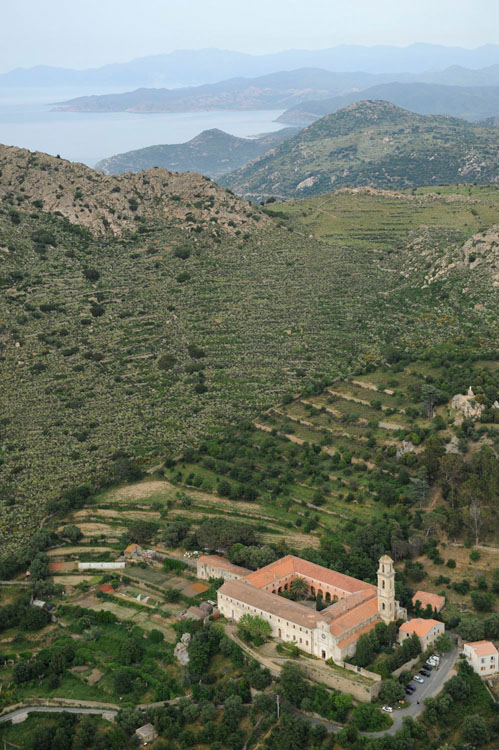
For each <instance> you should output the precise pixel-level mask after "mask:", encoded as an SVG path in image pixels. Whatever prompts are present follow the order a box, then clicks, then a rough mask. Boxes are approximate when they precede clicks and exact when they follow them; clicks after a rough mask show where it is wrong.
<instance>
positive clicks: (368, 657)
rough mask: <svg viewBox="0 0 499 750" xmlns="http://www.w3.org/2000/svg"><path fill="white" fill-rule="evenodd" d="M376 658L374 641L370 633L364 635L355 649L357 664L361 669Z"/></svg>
mask: <svg viewBox="0 0 499 750" xmlns="http://www.w3.org/2000/svg"><path fill="white" fill-rule="evenodd" d="M373 657H374V651H373V647H372V641H371V639H370V638H369V635H368V633H363V635H361V636H360V638H359V640H358V641H357V647H356V649H355V663H356V664H357V665H358V666H359V667H367V665H368V664H370V663H371V662H372V660H373Z"/></svg>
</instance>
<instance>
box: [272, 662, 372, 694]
mask: <svg viewBox="0 0 499 750" xmlns="http://www.w3.org/2000/svg"><path fill="white" fill-rule="evenodd" d="M272 661H273V662H274V664H276V665H278V666H279V668H280V667H282V665H283V664H284V662H286V661H290V659H273V660H272ZM292 661H296V662H297V663H298V664H299V665H300V667H301V668H302V669H303V671H304V672H305V674H306V675H307V677H308V678H309V679H310V680H313V681H314V682H322V683H323V684H324V685H327V686H328V687H330V688H334V689H335V690H340V691H341V692H342V693H350V694H351V695H353V697H354V698H355V699H356V700H358V701H363V702H364V703H366V702H369V701H370V700H371V698H373V697H376V696H377V695H378V693H379V691H380V689H381V677H380V676H379V675H374V674H372V675H371V673H368V674H369V675H370V677H371V678H374V677H377V678H378V679H377V680H375V681H373V682H372V684H367V683H365V682H360V681H359V682H357V681H356V680H355V678H354V675H353V674H352V677H351V678H350V677H349V676H348V675H347V674H345V675H343V674H341V672H340V671H339V670H336V669H334V667H327V665H325V666H323V665H322V663H321V662H315V661H314V660H312V659H306V658H303V659H296V660H295V659H293V660H292ZM345 671H346V670H345ZM364 676H365V675H364Z"/></svg>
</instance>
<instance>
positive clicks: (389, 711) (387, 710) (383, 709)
mask: <svg viewBox="0 0 499 750" xmlns="http://www.w3.org/2000/svg"><path fill="white" fill-rule="evenodd" d="M381 710H382V711H386V713H387V714H391V713H393V708H392V707H391V706H383V708H382V709H381Z"/></svg>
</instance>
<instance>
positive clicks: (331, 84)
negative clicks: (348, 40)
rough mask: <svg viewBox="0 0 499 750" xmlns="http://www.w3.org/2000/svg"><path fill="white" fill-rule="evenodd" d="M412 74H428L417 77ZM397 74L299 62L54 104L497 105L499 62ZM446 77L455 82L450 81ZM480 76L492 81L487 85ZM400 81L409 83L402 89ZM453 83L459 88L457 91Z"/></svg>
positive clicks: (480, 113) (454, 108) (478, 111)
mask: <svg viewBox="0 0 499 750" xmlns="http://www.w3.org/2000/svg"><path fill="white" fill-rule="evenodd" d="M414 78H418V79H419V78H423V79H428V80H424V81H423V82H417V83H416V82H414ZM398 80H399V81H400V83H398V84H397V83H396V82H394V81H393V78H391V77H390V76H389V75H387V74H383V75H372V74H370V73H362V72H354V73H333V72H330V71H327V70H322V69H320V68H302V69H300V70H291V71H279V72H278V73H271V74H269V75H266V76H260V77H259V78H231V79H229V80H225V81H219V82H218V83H213V84H206V85H203V86H189V87H186V88H177V89H164V88H160V89H151V88H140V89H136V90H135V91H126V92H122V93H117V94H115V93H113V94H102V95H100V96H97V95H93V96H81V97H77V98H76V99H70V100H69V101H66V102H61V103H59V104H58V106H57V107H56V109H58V110H63V111H69V112H143V113H149V112H197V111H207V110H222V109H224V110H227V109H235V110H241V109H243V110H245V109H282V108H284V107H287V108H292V109H293V114H292V116H293V117H299V119H297V120H295V122H299V123H301V122H311V121H312V120H313V119H316V117H317V116H322V115H323V114H327V113H329V112H333V111H335V109H341V108H342V107H344V106H346V105H347V104H351V103H352V102H354V101H358V100H359V99H361V98H362V99H365V98H372V99H374V98H376V99H380V98H382V99H386V100H388V101H392V99H391V98H390V97H391V96H392V95H393V96H398V97H399V99H400V101H397V102H395V101H394V103H395V104H400V105H401V106H408V107H411V106H412V98H413V99H414V102H415V106H414V107H413V108H414V110H415V111H421V112H422V113H426V112H428V113H435V114H437V113H438V114H456V115H460V116H461V115H463V116H468V112H471V113H472V115H475V116H476V117H484V116H486V115H488V114H490V113H491V112H494V113H495V112H496V109H495V107H492V109H490V107H489V106H488V98H489V97H492V99H493V97H494V93H495V92H494V91H492V90H489V89H493V88H495V87H499V65H495V66H491V67H489V68H486V69H483V70H477V71H472V70H466V69H464V68H458V67H454V68H449V69H447V70H444V71H441V72H439V73H424V74H421V76H414V75H411V74H408V73H404V74H399V75H398ZM470 81H473V82H474V85H472V86H470V85H466V86H465V84H468V83H469V82H470ZM450 82H452V84H453V85H449V84H450ZM456 82H459V83H462V86H461V85H460V86H456V85H454V84H455V83H456ZM484 82H488V83H489V84H493V85H489V86H485V85H484ZM424 84H426V86H427V87H428V88H419V89H418V88H417V86H420V87H423V86H424ZM442 84H444V85H442ZM440 85H441V89H440ZM390 86H393V87H395V88H394V89H393V91H392V89H391V88H390ZM403 86H406V87H407V88H406V89H404V88H402V87H403ZM411 86H412V88H411ZM432 86H434V87H435V88H432ZM456 88H458V89H459V90H458V91H455V90H454V89H456ZM447 89H449V90H447ZM461 89H462V90H461ZM475 89H478V90H475ZM362 91H369V92H370V94H369V96H367V95H366V96H364V95H362V94H361V92H362ZM338 97H343V98H338ZM460 97H461V98H460ZM419 99H422V101H423V104H422V105H421V106H422V107H423V109H418V106H419ZM442 99H443V100H444V101H445V106H447V109H442V108H438V102H439V101H440V100H442ZM314 100H326V101H327V104H324V106H322V107H321V106H320V105H317V102H315V101H314ZM336 100H337V101H336ZM309 102H311V103H312V107H313V106H318V109H317V114H316V115H315V116H314V117H312V118H310V116H309V115H310V114H313V112H314V110H313V109H312V110H310V109H308V107H309ZM304 103H305V105H304ZM300 105H302V106H300ZM303 105H304V106H303ZM442 106H444V105H443V104H442ZM425 107H426V109H425ZM302 111H303V112H304V113H305V117H304V116H303V114H302ZM283 122H284V120H283Z"/></svg>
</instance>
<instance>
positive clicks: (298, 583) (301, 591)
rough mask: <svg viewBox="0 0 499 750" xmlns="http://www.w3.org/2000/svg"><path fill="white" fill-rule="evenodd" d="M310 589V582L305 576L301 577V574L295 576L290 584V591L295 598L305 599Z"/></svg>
mask: <svg viewBox="0 0 499 750" xmlns="http://www.w3.org/2000/svg"><path fill="white" fill-rule="evenodd" d="M308 591H309V589H308V583H307V582H306V580H305V579H304V578H301V577H300V576H298V577H297V578H294V579H293V580H292V581H291V583H290V585H289V593H290V594H291V598H292V599H294V600H296V599H304V598H305V597H306V595H307V594H308Z"/></svg>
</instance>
